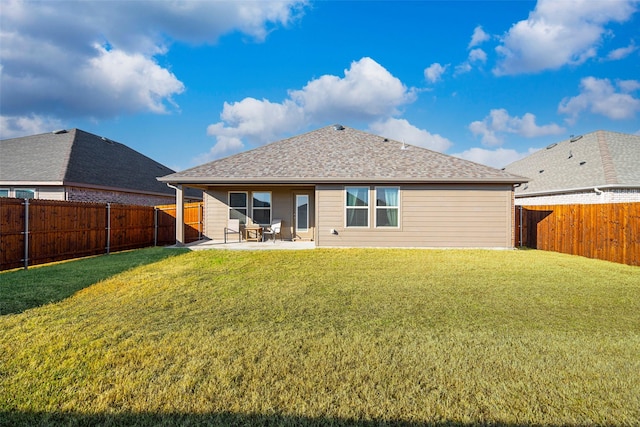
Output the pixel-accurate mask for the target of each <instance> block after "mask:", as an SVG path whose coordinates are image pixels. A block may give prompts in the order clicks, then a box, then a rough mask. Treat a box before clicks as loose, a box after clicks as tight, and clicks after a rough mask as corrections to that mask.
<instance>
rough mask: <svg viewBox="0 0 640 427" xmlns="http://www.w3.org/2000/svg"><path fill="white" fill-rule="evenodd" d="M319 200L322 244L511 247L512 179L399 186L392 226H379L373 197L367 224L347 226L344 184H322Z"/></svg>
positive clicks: (319, 231)
mask: <svg viewBox="0 0 640 427" xmlns="http://www.w3.org/2000/svg"><path fill="white" fill-rule="evenodd" d="M370 188H371V190H372V191H371V193H370V201H372V202H373V203H375V193H374V192H373V189H374V188H375V186H373V185H372V186H370ZM316 200H317V210H316V212H317V218H318V220H317V225H318V227H317V235H316V241H317V244H318V246H368V247H487V248H511V247H513V240H512V227H513V226H512V216H513V209H512V187H511V186H510V185H477V186H473V185H404V186H401V187H400V226H399V228H393V229H387V228H376V227H375V222H374V220H375V209H374V207H373V203H372V206H371V209H370V211H369V227H368V228H346V227H345V206H344V205H345V193H344V186H341V185H335V186H318V187H317V190H316ZM334 229H335V230H336V231H337V234H332V230H334Z"/></svg>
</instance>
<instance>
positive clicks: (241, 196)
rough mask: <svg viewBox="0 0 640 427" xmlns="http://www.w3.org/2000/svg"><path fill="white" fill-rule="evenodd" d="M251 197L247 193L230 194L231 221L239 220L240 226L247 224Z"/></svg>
mask: <svg viewBox="0 0 640 427" xmlns="http://www.w3.org/2000/svg"><path fill="white" fill-rule="evenodd" d="M248 200H249V197H248V196H247V193H246V192H232V191H230V192H229V219H239V220H240V224H246V223H247V213H248V212H249V204H248Z"/></svg>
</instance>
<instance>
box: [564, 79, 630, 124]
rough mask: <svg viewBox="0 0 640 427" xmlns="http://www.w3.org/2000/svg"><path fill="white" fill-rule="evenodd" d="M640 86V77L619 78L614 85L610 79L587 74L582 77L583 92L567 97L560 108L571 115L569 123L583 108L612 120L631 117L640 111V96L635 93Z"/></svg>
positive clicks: (581, 89)
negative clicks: (587, 75) (639, 79)
mask: <svg viewBox="0 0 640 427" xmlns="http://www.w3.org/2000/svg"><path fill="white" fill-rule="evenodd" d="M639 89H640V81H638V80H620V81H617V82H616V85H615V86H614V84H613V83H612V82H611V80H609V79H598V78H595V77H585V78H584V79H582V80H581V81H580V94H579V95H576V96H574V97H570V98H569V97H568V98H564V99H563V100H562V101H561V102H560V105H559V106H558V111H559V112H560V113H562V114H567V115H568V116H569V117H568V118H567V121H568V122H569V123H573V122H575V121H576V120H577V118H578V116H579V115H580V113H582V112H584V111H589V112H591V113H593V114H599V115H602V116H605V117H608V118H610V119H613V120H623V119H631V118H633V117H635V114H636V113H637V112H638V111H640V99H638V98H636V97H634V96H633V92H636V91H638V90H639Z"/></svg>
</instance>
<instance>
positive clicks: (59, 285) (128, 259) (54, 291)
mask: <svg viewBox="0 0 640 427" xmlns="http://www.w3.org/2000/svg"><path fill="white" fill-rule="evenodd" d="M186 252H188V250H187V249H167V248H161V247H155V248H146V249H138V250H133V251H127V252H118V253H113V254H109V255H100V256H97V257H92V258H83V259H78V260H73V261H65V262H61V263H56V264H49V265H44V266H38V267H32V268H30V269H29V270H15V271H6V272H2V273H0V315H6V314H16V313H21V312H23V311H25V310H28V309H30V308H35V307H39V306H41V305H44V304H48V303H52V302H57V301H61V300H63V299H65V298H68V297H70V296H71V295H73V294H74V293H76V292H77V291H79V290H81V289H84V288H86V287H88V286H91V285H93V284H94V283H97V282H100V281H101V280H105V279H108V278H109V277H112V276H115V275H116V274H119V273H122V272H124V271H126V270H130V269H132V268H135V267H138V266H141V265H146V264H152V263H154V262H158V261H160V260H163V259H165V258H168V257H172V256H176V255H180V254H183V253H186ZM0 425H1V424H0Z"/></svg>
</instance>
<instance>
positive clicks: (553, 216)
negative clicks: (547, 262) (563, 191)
mask: <svg viewBox="0 0 640 427" xmlns="http://www.w3.org/2000/svg"><path fill="white" fill-rule="evenodd" d="M515 217H516V229H515V231H516V236H515V245H516V246H526V247H529V248H534V249H542V250H545V251H554V252H561V253H565V254H571V255H581V256H585V257H588V258H597V259H602V260H606V261H613V262H618V263H622V264H628V265H640V203H612V204H601V205H553V206H516V212H515Z"/></svg>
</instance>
